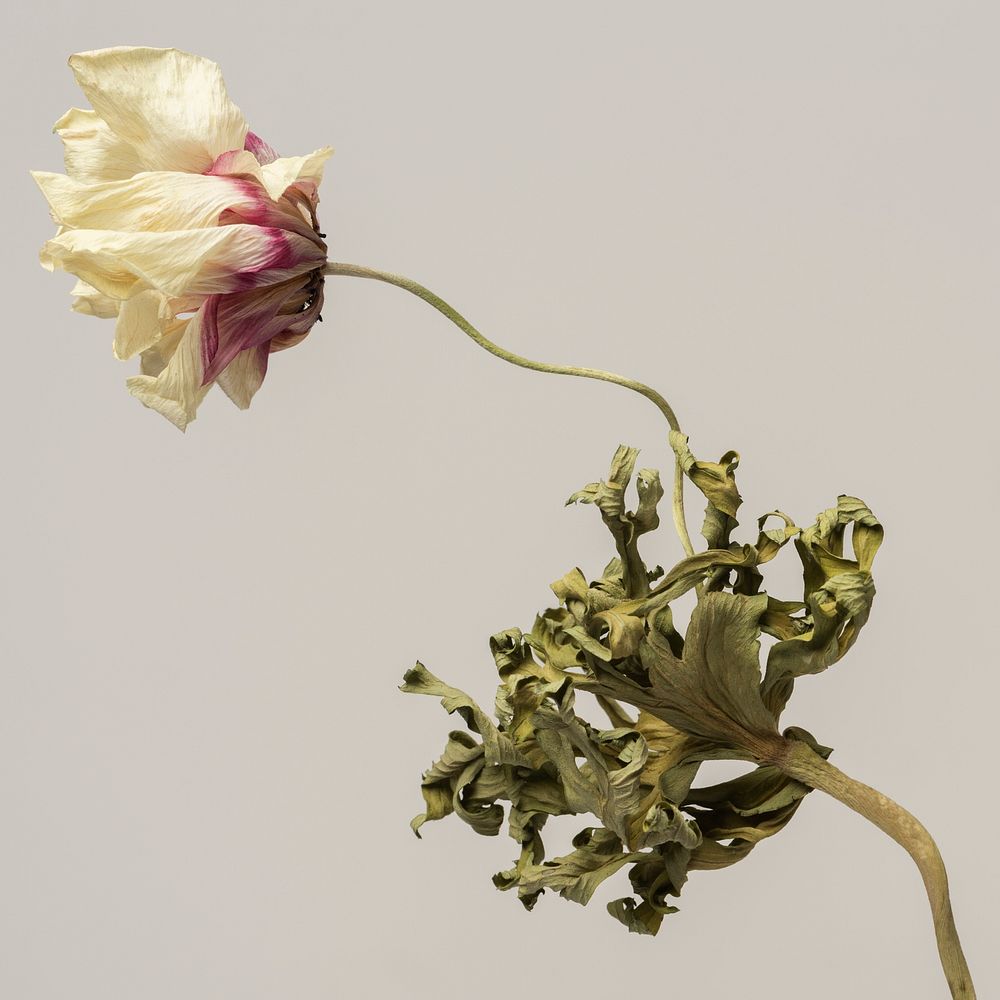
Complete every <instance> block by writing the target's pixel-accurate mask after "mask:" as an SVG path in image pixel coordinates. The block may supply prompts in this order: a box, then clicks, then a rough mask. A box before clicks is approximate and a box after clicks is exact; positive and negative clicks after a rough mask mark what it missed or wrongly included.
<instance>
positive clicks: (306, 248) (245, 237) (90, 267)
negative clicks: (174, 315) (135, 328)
mask: <svg viewBox="0 0 1000 1000" xmlns="http://www.w3.org/2000/svg"><path fill="white" fill-rule="evenodd" d="M325 257H326V255H325V253H324V251H323V250H322V248H321V247H319V246H317V245H316V244H315V243H313V242H312V241H310V240H308V239H306V238H304V237H302V236H299V235H298V234H296V233H289V232H285V231H284V230H281V229H272V228H268V227H263V226H248V225H233V226H220V227H218V228H216V229H189V230H181V231H177V232H169V233H124V232H113V231H109V230H96V229H95V230H90V229H82V230H70V231H68V232H64V233H60V234H59V235H58V236H56V237H55V238H54V239H51V240H49V242H48V243H46V244H45V245H44V246H43V247H42V253H41V262H42V265H43V267H46V268H48V269H49V270H54V269H55V268H60V269H61V270H64V271H69V272H70V273H71V274H75V275H76V276H77V277H78V278H82V279H83V280H84V281H85V282H87V284H89V285H92V286H93V287H94V288H96V289H97V290H98V291H100V292H103V293H104V294H105V295H108V296H110V297H111V298H114V299H127V298H129V297H130V296H131V295H134V294H135V293H136V292H138V291H141V290H142V289H143V288H146V287H148V288H155V289H157V290H159V291H161V292H163V293H164V294H165V295H169V296H180V295H213V294H225V293H226V292H234V291H243V290H247V289H250V288H257V287H260V286H262V285H268V284H273V283H276V282H281V281H284V280H287V279H289V278H292V277H294V276H296V275H298V274H302V273H304V272H306V271H312V270H314V269H316V268H318V267H322V265H323V263H324V261H325Z"/></svg>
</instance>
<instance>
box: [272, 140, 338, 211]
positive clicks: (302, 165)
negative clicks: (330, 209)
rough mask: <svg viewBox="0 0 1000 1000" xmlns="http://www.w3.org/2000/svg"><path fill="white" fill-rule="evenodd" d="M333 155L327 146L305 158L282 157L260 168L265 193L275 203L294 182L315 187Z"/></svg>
mask: <svg viewBox="0 0 1000 1000" xmlns="http://www.w3.org/2000/svg"><path fill="white" fill-rule="evenodd" d="M332 155H333V150H332V149H331V148H330V147H329V146H324V147H323V148H322V149H317V150H316V151H315V152H313V153H309V154H308V155H306V156H282V157H279V158H278V159H277V160H274V161H273V162H272V163H265V164H264V166H262V167H261V168H260V174H261V178H262V180H263V182H264V187H265V188H267V193H268V194H269V195H270V196H271V197H272V198H273V199H274V200H275V201H277V200H278V199H279V198H280V197H281V196H282V195H283V194H284V193H285V191H287V190H288V188H289V187H290V186H291V185H292V184H294V183H296V181H311V182H312V183H313V184H315V185H316V186H318V185H319V183H320V181H321V180H322V179H323V166H324V164H325V163H326V161H327V160H329V159H330V157H331V156H332Z"/></svg>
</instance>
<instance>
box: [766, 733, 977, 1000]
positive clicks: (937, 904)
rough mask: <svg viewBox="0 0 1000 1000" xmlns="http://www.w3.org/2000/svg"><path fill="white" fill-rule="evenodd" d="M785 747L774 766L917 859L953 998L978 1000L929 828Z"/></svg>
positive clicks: (808, 753)
mask: <svg viewBox="0 0 1000 1000" xmlns="http://www.w3.org/2000/svg"><path fill="white" fill-rule="evenodd" d="M783 744H784V745H783V747H782V748H781V750H780V751H779V752H778V753H776V754H775V755H774V760H773V763H775V764H776V765H777V766H778V767H779V768H780V769H781V770H782V771H784V772H785V774H788V775H790V776H791V777H793V778H795V779H796V780H797V781H801V782H802V783H803V784H806V785H809V786H810V787H811V788H818V789H820V791H823V792H826V793H827V794H828V795H832V796H833V797H834V798H835V799H838V800H839V801H840V802H843V803H844V805H846V806H849V807H850V808H851V809H853V810H854V811H855V812H857V813H860V814H861V815H862V816H864V817H865V819H867V820H869V821H870V822H872V823H874V824H875V825H876V826H877V827H878V828H879V829H880V830H882V831H883V832H884V833H887V834H888V835H889V836H890V837H892V839H893V840H895V841H896V843H897V844H899V845H900V846H901V847H902V848H904V849H905V850H906V851H907V852H908V853H909V855H910V857H911V858H913V860H914V861H915V862H916V865H917V869H918V870H919V872H920V875H921V877H922V878H923V880H924V888H925V889H926V890H927V898H928V900H929V901H930V905H931V915H932V917H933V918H934V934H935V936H936V938H937V946H938V955H939V956H940V958H941V966H942V968H943V969H944V974H945V978H946V979H947V980H948V986H949V987H950V989H951V995H952V997H953V998H955V1000H958V998H961V1000H975V997H976V988H975V987H974V986H973V985H972V976H971V975H970V973H969V966H968V964H967V963H966V961H965V955H964V954H963V953H962V944H961V942H960V941H959V939H958V931H957V930H956V929H955V918H954V916H953V915H952V912H951V898H950V896H949V894H948V874H947V872H946V871H945V868H944V861H943V860H942V859H941V852H940V851H939V850H938V847H937V844H935V843H934V840H933V838H932V837H931V835H930V834H929V833H928V832H927V830H926V829H925V828H924V826H923V824H922V823H921V822H920V821H919V820H918V819H917V818H916V817H915V816H913V815H911V814H910V813H909V812H907V811H906V810H905V809H904V808H903V807H902V806H901V805H899V804H898V803H896V802H893V801H892V799H890V798H889V797H888V796H886V795H883V794H882V793H881V792H878V791H876V790H875V789H874V788H870V787H869V786H868V785H864V784H862V783H861V782H860V781H855V780H854V779H853V778H849V777H848V776H847V775H846V774H844V772H843V771H841V770H840V769H839V768H837V767H834V765H833V764H831V763H830V762H829V761H826V760H824V759H823V758H822V757H821V756H820V755H819V754H818V753H816V752H815V751H814V750H813V749H812V748H811V747H810V746H808V744H806V743H802V742H800V741H797V740H788V741H783Z"/></svg>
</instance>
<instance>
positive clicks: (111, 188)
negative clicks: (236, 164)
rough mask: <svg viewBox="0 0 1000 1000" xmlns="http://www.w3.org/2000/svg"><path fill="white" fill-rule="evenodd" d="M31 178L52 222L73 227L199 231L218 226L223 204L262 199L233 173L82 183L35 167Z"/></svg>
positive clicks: (141, 176)
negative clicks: (225, 175) (47, 208)
mask: <svg viewBox="0 0 1000 1000" xmlns="http://www.w3.org/2000/svg"><path fill="white" fill-rule="evenodd" d="M246 155H247V156H249V155H250V154H249V153H247V154H246ZM251 159H252V157H251ZM31 176H32V177H33V178H34V179H35V182H36V183H37V184H38V186H39V187H40V188H41V189H42V194H44V195H45V198H46V200H47V201H48V203H49V206H50V207H51V209H52V214H53V216H54V218H55V220H56V222H58V223H60V224H62V225H64V226H68V227H70V228H72V229H120V230H126V231H129V232H135V231H148V232H170V231H172V230H178V229H203V228H205V227H206V226H215V225H218V222H219V216H220V215H221V214H222V212H224V211H225V210H226V209H227V208H231V207H235V206H240V207H243V206H252V205H254V204H255V203H257V202H258V201H259V200H260V199H261V198H262V197H263V195H262V193H261V192H259V191H258V190H257V189H256V185H254V184H252V183H249V182H247V181H241V180H240V179H238V178H236V177H218V176H213V175H207V174H184V173H178V172H174V171H156V172H152V173H140V174H136V175H135V176H134V177H130V178H128V179H127V180H119V181H106V182H103V183H99V184H81V183H80V182H78V181H75V180H73V179H72V178H70V177H67V176H66V175H65V174H50V173H45V172H43V171H40V170H33V171H32V172H31Z"/></svg>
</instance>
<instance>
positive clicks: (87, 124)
mask: <svg viewBox="0 0 1000 1000" xmlns="http://www.w3.org/2000/svg"><path fill="white" fill-rule="evenodd" d="M52 131H53V132H55V133H56V134H57V135H58V136H59V138H60V139H62V141H63V160H64V161H65V163H66V173H67V174H69V175H70V177H72V178H73V179H74V180H78V181H81V182H82V183H84V184H95V183H98V182H99V181H117V180H123V179H124V178H126V177H131V176H132V175H133V174H137V173H139V171H140V170H142V163H141V162H140V161H139V154H138V153H136V151H135V149H133V148H132V146H130V145H129V144H128V143H127V142H125V140H124V139H120V138H119V137H118V136H117V135H115V133H114V132H112V131H111V129H110V128H108V125H107V123H106V122H105V121H104V120H103V119H102V118H101V117H100V115H98V114H97V112H96V111H83V110H81V109H80V108H70V109H69V111H67V112H66V114H64V115H63V116H62V118H60V119H59V121H57V122H56V123H55V126H54V127H53V129H52Z"/></svg>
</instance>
